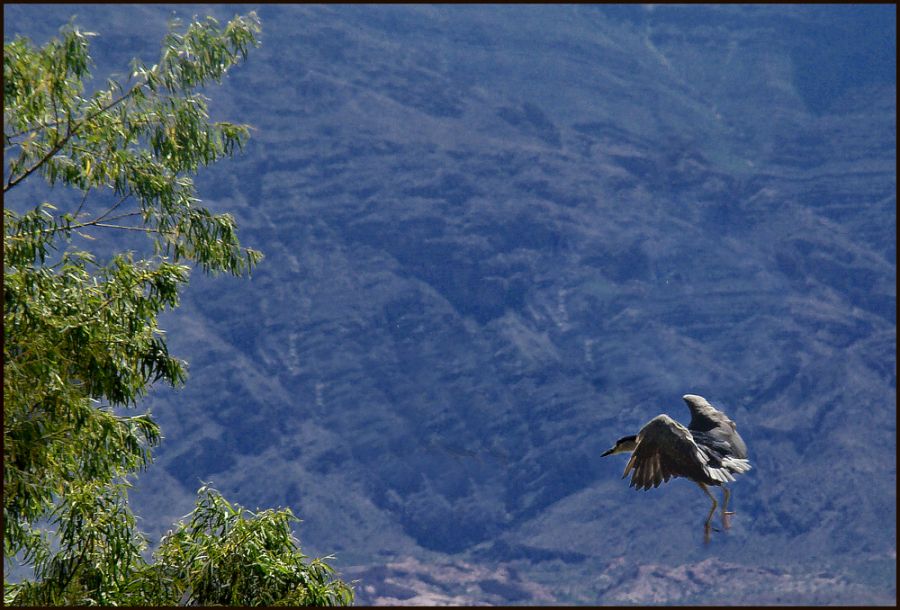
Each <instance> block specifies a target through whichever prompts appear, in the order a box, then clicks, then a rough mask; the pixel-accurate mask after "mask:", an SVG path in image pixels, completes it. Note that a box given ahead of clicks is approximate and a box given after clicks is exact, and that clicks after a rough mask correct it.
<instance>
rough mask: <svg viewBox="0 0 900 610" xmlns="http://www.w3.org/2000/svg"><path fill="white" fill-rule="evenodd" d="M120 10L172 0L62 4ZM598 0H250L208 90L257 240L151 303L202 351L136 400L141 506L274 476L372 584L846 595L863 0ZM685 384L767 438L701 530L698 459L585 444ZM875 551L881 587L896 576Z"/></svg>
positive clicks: (888, 158) (866, 544)
mask: <svg viewBox="0 0 900 610" xmlns="http://www.w3.org/2000/svg"><path fill="white" fill-rule="evenodd" d="M47 10H50V11H51V13H53V11H58V12H59V14H60V17H61V18H60V19H59V23H63V22H64V21H65V18H67V16H68V12H69V9H68V8H67V7H65V6H61V7H52V8H49V9H47ZM138 10H140V11H143V12H148V14H149V15H150V16H151V17H153V18H156V16H159V19H160V23H161V24H163V25H162V27H163V28H164V23H165V17H166V15H165V14H164V13H165V11H166V10H168V9H163V8H159V9H155V8H152V7H149V6H145V7H140V8H138V7H121V9H117V11H120V12H112V11H100V10H99V9H92V8H90V7H87V6H84V7H79V11H78V12H79V16H80V17H81V20H82V21H83V23H84V25H85V26H87V27H89V29H92V30H94V31H99V32H101V33H105V32H109V31H128V28H130V27H131V28H133V27H134V26H133V25H129V23H130V19H131V18H132V17H133V16H134V15H133V12H134V11H138ZM204 10H206V9H204ZM209 10H211V11H213V12H216V11H218V13H217V15H218V16H219V17H223V18H227V17H228V16H230V11H231V9H226V8H225V7H209ZM856 10H857V11H858V13H856V14H857V15H858V16H861V17H860V18H861V19H864V20H865V19H869V21H871V19H870V17H869V16H868V14H865V13H864V11H865V9H862V8H858V9H856ZM879 10H881V9H879ZM884 10H887V9H884ZM5 11H6V12H7V17H8V18H7V19H6V20H5V22H6V28H7V31H11V28H13V27H15V28H22V31H27V28H28V27H29V22H31V23H36V22H37V21H36V20H37V19H38V16H37V15H38V13H37V12H36V11H37V9H34V8H28V7H25V6H18V7H16V6H10V7H5ZM41 11H44V8H42V9H41ZM154 11H157V12H154ZM618 11H619V9H614V8H612V7H609V8H608V9H607V7H589V6H571V7H549V6H548V7H537V6H529V7H424V6H417V7H399V6H398V7H368V6H352V7H315V6H285V7H282V6H274V5H273V6H265V7H263V8H261V9H260V16H261V17H262V20H263V24H264V41H263V46H262V47H261V48H260V49H257V50H256V51H254V53H253V54H252V55H251V58H250V60H249V62H248V64H247V65H246V66H243V67H241V68H240V69H239V70H237V71H235V72H234V73H233V74H232V75H231V76H230V77H229V80H228V82H227V83H226V84H225V86H224V87H223V88H222V89H219V90H214V91H210V92H209V95H210V96H211V97H212V98H213V104H212V107H213V110H214V112H215V113H217V114H220V115H221V117H222V118H227V119H230V120H237V121H240V122H247V123H250V124H252V125H254V126H255V127H256V130H255V131H254V133H253V140H252V141H251V144H250V145H249V147H248V149H247V151H246V153H245V154H244V156H242V157H240V158H238V159H236V160H234V161H230V162H228V163H223V164H221V165H220V166H219V167H216V168H213V169H212V170H211V171H210V172H209V173H208V174H206V176H205V177H204V176H201V178H200V180H199V181H198V183H199V185H200V192H201V195H202V196H203V197H204V199H205V201H206V202H207V203H209V204H211V207H213V208H214V209H221V210H228V211H231V212H232V213H234V215H235V216H236V218H237V220H238V223H239V226H240V229H241V236H242V240H243V241H244V242H245V243H246V244H248V245H251V246H253V247H256V248H259V249H262V250H263V251H264V252H265V253H266V255H267V258H266V261H265V262H264V263H263V265H261V266H260V267H259V269H258V270H257V271H256V272H254V276H253V279H252V280H250V281H236V280H230V279H226V278H214V279H212V278H203V277H200V274H195V276H194V279H193V282H192V285H191V287H190V288H189V289H188V290H187V291H186V293H185V294H184V298H183V302H184V305H183V307H182V308H181V309H180V310H178V312H176V313H175V314H174V315H172V316H171V317H170V318H168V320H166V325H165V326H166V328H169V329H170V341H171V344H170V346H171V350H172V352H173V353H175V354H178V355H179V356H181V357H184V358H185V359H187V360H188V361H189V362H190V363H191V368H190V371H191V378H190V380H189V383H188V385H187V388H186V389H184V390H183V391H181V392H178V393H171V392H165V391H161V392H159V393H158V394H157V395H155V396H154V397H153V398H152V400H151V404H152V406H153V411H154V413H155V414H156V415H157V416H158V417H159V419H160V420H161V422H162V424H163V430H164V433H165V437H166V440H165V443H164V445H163V447H162V449H161V451H160V452H159V460H158V463H157V465H156V466H155V467H154V469H151V471H149V472H148V473H147V474H146V475H142V478H141V480H140V481H139V483H138V488H137V490H136V493H135V494H134V497H135V501H136V503H137V504H138V514H141V515H142V516H143V517H144V519H145V526H146V527H147V528H148V530H149V531H150V532H151V533H159V532H161V531H162V530H163V528H165V527H167V526H168V525H169V524H171V522H172V521H173V520H175V519H177V517H179V516H180V515H182V514H184V513H186V512H187V511H188V510H189V509H190V501H191V494H192V492H193V490H194V488H196V487H197V486H198V485H199V482H198V481H199V480H201V479H202V480H212V481H213V483H214V484H215V485H216V486H217V487H218V488H219V489H221V490H222V491H223V492H224V493H225V494H226V496H228V497H229V498H233V499H234V500H236V501H238V502H240V503H242V504H245V505H247V506H250V507H255V506H262V507H265V506H274V505H287V506H291V507H292V508H293V509H294V511H295V512H296V513H297V514H299V515H300V516H301V517H302V518H303V519H304V523H303V524H302V526H301V527H300V536H301V540H302V541H303V543H304V544H305V545H306V548H307V549H308V550H309V552H311V553H322V554H325V553H331V552H335V553H337V555H338V565H341V564H343V565H347V566H351V565H352V566H356V568H354V569H358V570H359V574H360V575H361V576H360V578H362V584H361V585H360V589H359V591H360V599H362V600H369V601H371V602H373V603H381V602H384V603H388V602H391V603H406V604H413V603H425V602H428V603H478V602H485V603H500V602H502V601H506V602H526V603H540V602H542V601H543V602H548V603H549V602H553V601H560V600H563V601H565V600H580V601H582V602H585V601H591V600H597V601H603V602H609V603H613V602H620V603H656V602H669V601H672V602H677V601H679V600H683V601H684V603H693V602H695V601H706V600H705V598H704V599H695V598H692V597H691V596H693V595H699V593H698V591H699V589H698V587H700V584H698V583H707V581H711V580H712V581H714V580H716V579H724V578H727V579H729V581H735V579H737V581H739V582H741V583H745V584H742V585H741V586H739V587H736V588H735V589H734V591H737V593H735V595H738V596H739V598H737V599H733V600H732V599H730V598H727V597H725V589H722V593H721V596H722V597H720V598H716V599H719V603H729V602H731V601H733V602H734V603H751V602H759V603H763V601H761V600H764V601H768V602H770V603H778V601H784V602H790V603H794V602H798V603H819V601H817V600H821V601H826V600H828V599H829V598H828V597H827V595H825V594H824V593H822V592H823V591H829V592H830V593H828V595H835V596H837V597H836V598H835V599H843V600H846V601H847V602H848V603H849V602H851V601H853V596H854V595H856V594H860V595H862V591H863V589H861V588H859V587H860V586H861V585H860V583H861V582H863V580H864V577H862V576H859V574H860V573H861V572H863V571H864V570H862V569H857V568H853V567H851V566H852V565H857V564H858V562H859V561H862V560H858V559H855V558H858V557H861V556H863V554H866V553H869V554H874V555H875V556H877V557H882V558H883V556H884V554H885V553H889V552H890V551H891V549H893V546H892V545H893V544H894V541H895V540H896V529H895V521H896V519H895V517H896V503H895V502H896V491H895V490H896V472H895V471H894V469H893V468H892V467H890V468H886V467H885V465H886V464H887V465H891V464H895V461H893V460H895V451H896V413H895V408H894V404H895V399H896V313H895V308H896V266H895V256H896V233H895V232H896V211H895V208H896V173H895V165H896V137H895V134H896V105H895V99H896V95H895V93H896V91H895V89H896V85H895V81H892V80H890V79H889V78H887V77H885V76H884V74H883V73H882V72H881V71H880V70H881V69H882V64H881V63H878V62H882V63H883V62H884V61H886V60H885V59H883V58H882V59H878V58H879V57H881V56H880V55H878V53H877V52H876V51H877V48H876V47H877V44H878V40H881V39H879V38H878V36H876V35H875V33H878V32H881V34H884V32H885V30H883V29H878V28H877V27H875V26H874V25H872V24H871V23H870V26H871V27H874V28H875V29H874V30H873V29H870V30H869V32H870V34H872V35H871V36H867V37H864V39H862V38H861V39H860V40H859V43H858V44H859V45H863V46H865V45H869V46H867V47H865V49H863V48H862V47H860V49H862V50H860V52H859V53H858V54H850V55H847V57H845V59H844V60H842V61H844V63H841V62H836V60H834V58H833V57H832V55H831V54H830V53H831V52H830V51H829V50H828V49H827V48H825V46H827V45H829V44H831V45H834V44H836V43H835V42H834V41H835V40H836V38H835V36H836V35H835V34H834V32H835V31H836V30H840V28H842V27H845V26H841V25H840V24H839V23H838V22H841V23H844V22H848V21H847V19H849V17H848V15H845V14H841V15H838V16H834V15H831V14H830V13H828V14H826V13H825V12H822V13H819V12H817V11H814V10H812V9H806V8H803V7H794V8H785V9H782V8H779V7H774V6H770V7H735V8H732V7H687V8H683V9H679V8H677V7H659V8H658V9H656V10H654V11H652V12H650V11H647V10H644V9H635V10H634V11H629V10H625V11H624V13H621V14H620V13H619V12H618ZM195 12H196V11H195ZM157 13H158V14H157ZM219 13H221V14H219ZM225 13H229V14H225ZM53 14H55V13H53ZM64 14H65V15H64ZM129 15H130V16H131V17H129ZM851 16H852V15H851ZM11 17H15V19H13V18H11ZM188 17H189V15H188ZM838 17H840V19H838ZM46 18H47V15H46V14H45V13H44V12H41V13H40V19H41V20H42V21H41V22H40V23H46ZM29 20H30V21H29ZM142 21H147V19H143V20H142ZM867 23H869V22H868V21H867ZM11 24H16V25H14V26H13V25H11ZM35 27H45V26H43V25H40V26H35ZM54 27H55V26H54ZM847 27H850V26H847ZM881 34H880V35H881ZM888 34H890V32H888ZM893 35H894V38H895V36H896V34H895V32H894V33H893ZM882 38H883V36H882ZM141 40H143V39H141ZM840 40H844V39H843V38H841V39H840ZM147 44H150V45H151V48H152V46H153V45H155V44H157V40H155V39H152V40H148V42H147ZM841 44H844V43H843V42H842V43H841ZM847 44H850V43H847ZM882 44H884V41H883V40H882ZM894 44H895V43H894ZM823 45H824V46H823ZM872 45H875V47H872ZM114 46H115V45H111V46H110V50H109V52H110V53H112V52H113V50H112V47H114ZM873 49H874V50H873ZM137 52H138V51H136V53H137ZM133 54H135V53H131V55H133ZM829 57H831V58H832V59H831V60H829ZM866 57H868V58H869V59H866ZM810 58H812V59H810ZM873 58H874V59H873ZM813 60H815V61H813ZM828 61H832V63H828ZM816 62H819V63H820V64H821V65H816ZM822 62H824V63H822ZM847 62H850V63H849V64H848V63H847ZM853 62H857V63H855V64H854V63H853ZM867 62H868V63H867ZM122 65H126V64H122ZM811 66H812V67H811ZM801 67H805V68H803V69H806V70H810V69H814V70H815V71H816V74H818V75H819V77H820V78H821V79H826V80H827V82H824V81H823V82H822V83H819V84H818V85H816V84H814V83H813V82H812V81H811V80H810V78H809V74H806V73H800V72H798V70H799V69H800V68H801ZM842 70H850V71H851V72H853V73H855V74H856V76H855V77H854V76H853V75H852V74H850V75H848V74H846V73H844V72H842ZM100 73H101V72H100V71H98V74H100ZM891 74H893V71H891ZM854 78H855V79H856V80H854ZM828 79H830V80H828ZM826 85H827V86H826ZM823 91H824V92H826V93H823ZM826 98H827V99H826ZM687 392H692V393H699V394H702V395H704V396H707V397H708V398H709V399H710V400H711V401H713V402H714V403H716V404H717V405H719V406H721V407H722V408H724V409H725V410H726V411H727V412H728V414H729V416H731V417H732V418H733V419H734V420H735V421H736V422H737V423H738V426H739V429H740V431H741V434H742V436H743V437H744V439H745V440H746V441H747V443H748V446H749V450H750V459H751V461H753V463H754V470H753V471H752V472H751V473H749V474H748V475H747V476H745V477H743V478H742V479H741V480H740V481H739V482H738V483H737V484H736V485H735V487H734V490H735V496H734V502H735V505H736V508H737V510H738V511H739V512H738V515H736V517H735V528H734V530H733V531H731V532H729V533H728V535H727V536H724V537H720V538H718V539H717V540H718V542H714V544H720V547H717V548H718V549H719V551H718V552H720V553H721V554H722V555H721V557H723V558H724V559H727V562H725V563H722V564H713V563H710V562H708V561H704V560H703V555H702V550H698V549H699V546H700V545H699V534H698V529H699V525H700V524H701V522H702V519H703V511H704V510H705V505H706V500H705V498H703V496H702V494H700V493H699V492H698V491H697V490H696V488H694V487H693V486H691V485H689V484H688V483H685V482H683V481H675V482H673V483H670V484H669V485H667V486H666V487H665V488H663V489H661V490H655V491H653V492H650V493H648V494H635V493H634V492H633V491H632V490H629V489H628V488H627V485H623V484H621V482H620V481H619V480H618V477H619V474H620V473H621V467H622V464H619V463H613V462H612V461H608V462H601V461H600V460H599V458H598V456H599V453H600V452H601V451H602V450H603V449H605V448H606V447H607V446H609V445H610V444H611V442H612V441H614V440H615V438H618V437H619V436H621V435H623V434H626V433H629V432H633V431H634V430H636V429H637V427H638V426H639V425H640V424H642V423H644V422H646V421H647V420H648V419H649V418H650V417H653V416H654V415H656V414H658V413H660V412H667V413H669V414H670V415H671V416H673V417H675V418H676V419H680V420H682V421H687V412H686V409H684V407H683V405H682V404H681V400H680V396H681V395H682V394H684V393H687ZM160 497H163V498H166V501H164V502H163V501H160V500H159V498H160ZM141 503H143V506H145V507H146V508H147V510H141V508H140V506H141ZM148 511H149V512H148ZM893 550H894V552H895V549H893ZM381 552H384V553H387V554H379V553H381ZM698 553H699V554H700V555H698ZM398 557H402V558H408V559H402V560H399V559H397V558H398ZM435 558H438V559H435ZM614 558H621V560H622V561H623V562H625V563H624V564H623V565H625V566H627V570H632V571H631V572H628V574H630V575H629V576H622V575H621V574H620V571H622V570H625V571H626V572H627V570H626V569H625V568H619V567H615V566H613V565H612V564H609V562H610V561H613V560H614ZM822 558H828V559H829V560H833V561H834V562H835V563H834V567H832V568H829V569H830V570H832V571H831V572H830V573H832V574H833V576H824V575H822V574H823V572H822V569H821V567H820V565H821V561H822ZM397 561H401V562H403V561H407V562H411V563H410V566H413V567H406V568H398V567H396V565H395V563H396V562H397ZM873 561H874V560H873ZM877 561H882V559H878V560H877ZM392 562H393V563H392ZM442 562H443V563H442ZM785 563H787V564H790V565H791V566H793V567H794V568H795V569H796V571H795V572H790V573H789V572H787V571H785V569H786V568H785V565H784V564H785ZM551 564H552V565H553V566H554V567H553V568H552V570H551V568H550V567H548V566H550V565H551ZM385 565H388V566H389V568H385V569H387V570H388V571H387V572H385V573H384V574H381V572H379V571H378V570H381V569H382V568H384V566H385ZM404 565H406V564H404ZM435 565H437V566H444V568H440V569H439V568H437V567H434V566H435ZM513 565H514V566H515V569H516V570H517V572H516V574H517V576H510V575H509V574H506V575H505V576H504V575H503V574H505V573H501V572H502V570H501V568H500V567H498V566H513ZM860 565H861V564H860ZM866 565H868V564H866ZM879 565H880V564H879ZM390 566H393V567H390ZM448 566H449V567H448ZM454 566H455V567H454ZM459 566H469V567H466V568H465V570H470V572H471V574H470V575H469V576H465V577H464V576H463V575H462V574H463V573H466V574H469V572H465V570H464V569H463V568H461V567H459ZM611 566H612V567H611ZM451 568H452V569H451ZM503 569H506V568H503ZM403 570H406V571H405V572H403ZM434 570H438V571H440V570H443V572H441V574H436V573H434ZM454 570H456V571H454ZM723 570H724V571H725V572H727V574H726V573H725V572H723ZM729 570H731V571H732V572H729ZM551 572H553V573H556V574H559V576H557V577H556V578H555V579H553V578H550V577H549V576H546V575H547V574H550V573H551ZM875 573H876V574H881V576H874V577H872V581H871V582H869V583H868V586H869V588H870V589H871V595H872V597H865V596H864V597H865V600H869V601H870V602H872V603H882V602H881V601H879V600H883V599H888V598H891V599H892V596H895V595H896V592H895V591H896V581H895V577H893V576H890V574H889V573H888V572H886V571H883V570H882V571H880V572H879V571H876V572H875ZM472 574H477V576H473V575H472ZM498 574H499V575H498ZM709 574H715V575H716V577H715V578H713V579H711V580H710V577H709V576H708V575H709ZM429 578H430V579H432V580H433V581H434V582H432V581H431V580H429ZM466 579H469V580H466ZM542 579H543V580H542ZM604 579H605V580H604ZM607 581H608V582H607ZM464 582H465V583H469V584H466V585H465V586H464V585H463V584H461V583H464ZM434 583H439V584H434ZM598 583H606V584H598ZM791 583H793V584H791ZM798 583H800V584H798ZM366 587H373V589H372V590H371V591H370V590H369V589H367V588H366ZM467 587H469V588H467ZM791 587H793V589H792V588H791ZM840 591H843V592H844V593H840ZM716 595H718V593H717V594H716ZM841 595H844V597H841ZM740 596H742V597H740ZM779 596H782V597H779ZM860 599H862V598H860Z"/></svg>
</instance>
